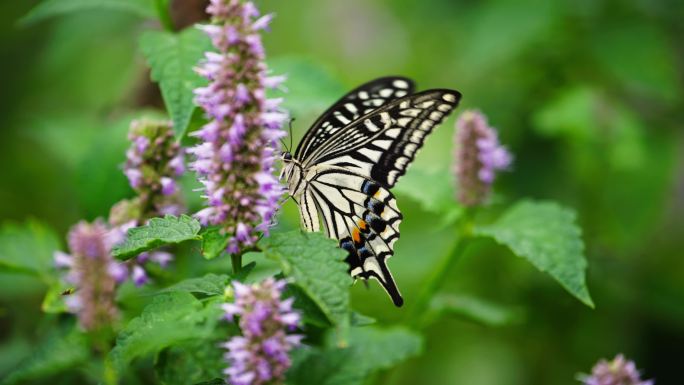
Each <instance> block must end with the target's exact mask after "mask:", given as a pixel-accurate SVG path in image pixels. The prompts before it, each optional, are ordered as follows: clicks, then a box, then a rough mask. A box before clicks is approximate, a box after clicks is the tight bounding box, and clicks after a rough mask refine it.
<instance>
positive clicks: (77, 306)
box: [54, 220, 125, 330]
mask: <svg viewBox="0 0 684 385" xmlns="http://www.w3.org/2000/svg"><path fill="white" fill-rule="evenodd" d="M68 240H69V251H70V253H71V254H67V253H64V252H61V251H57V252H55V255H54V258H55V264H56V265H57V267H60V268H68V269H69V271H68V273H67V275H66V281H67V282H68V283H70V284H72V285H74V286H75V287H76V291H75V293H73V294H72V295H69V296H67V297H66V299H65V302H66V304H67V306H68V308H69V310H70V311H72V312H74V313H76V314H77V315H78V318H79V321H80V323H81V326H83V328H84V329H86V330H96V329H99V328H101V327H104V326H107V325H111V323H112V322H113V321H114V320H115V319H116V317H117V314H118V312H117V309H116V305H115V303H114V297H115V289H116V283H117V281H118V280H120V279H121V277H122V274H123V275H124V276H125V269H124V270H122V265H121V264H119V263H117V262H116V261H114V259H113V258H112V256H111V253H110V250H111V246H112V244H111V242H110V240H109V229H108V228H107V226H106V224H105V223H104V222H102V221H100V220H97V221H95V222H94V223H87V222H84V221H82V222H79V223H77V224H76V225H75V226H73V227H72V228H71V230H70V231H69V235H68Z"/></svg>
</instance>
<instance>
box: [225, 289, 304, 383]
mask: <svg viewBox="0 0 684 385" xmlns="http://www.w3.org/2000/svg"><path fill="white" fill-rule="evenodd" d="M285 285H286V282H285V281H282V280H280V281H276V280H275V279H273V278H267V279H266V280H264V281H263V282H261V283H259V284H254V285H251V286H246V285H243V284H241V283H239V282H233V288H234V290H235V303H228V304H224V306H223V309H224V311H225V312H226V318H227V319H229V320H232V319H233V318H234V317H236V316H239V317H240V320H239V326H240V329H241V330H242V336H235V337H233V338H231V339H230V341H228V342H226V343H225V344H224V347H225V348H226V349H228V353H226V358H227V359H228V362H229V363H230V367H229V368H228V369H226V370H225V373H226V374H227V375H228V380H229V381H228V382H229V383H230V384H235V385H237V384H240V385H265V384H282V383H283V382H284V379H285V372H286V371H287V369H288V368H289V367H290V365H291V361H290V357H289V352H290V351H291V350H292V349H293V348H294V347H296V346H299V345H300V344H301V340H302V338H303V336H301V335H298V334H289V335H288V334H287V331H288V330H293V329H296V328H297V327H298V326H299V322H300V316H299V313H297V312H295V311H293V310H292V299H286V300H281V295H282V291H283V289H284V288H285Z"/></svg>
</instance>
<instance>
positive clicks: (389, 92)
mask: <svg viewBox="0 0 684 385" xmlns="http://www.w3.org/2000/svg"><path fill="white" fill-rule="evenodd" d="M378 93H379V94H380V96H382V97H383V98H389V97H390V96H392V94H393V93H394V90H393V89H391V88H383V89H381V90H380V92H378Z"/></svg>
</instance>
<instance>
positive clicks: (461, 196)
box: [454, 111, 513, 206]
mask: <svg viewBox="0 0 684 385" xmlns="http://www.w3.org/2000/svg"><path fill="white" fill-rule="evenodd" d="M454 141H455V145H456V153H455V157H454V158H455V164H454V171H455V173H456V179H457V181H458V200H459V201H460V202H461V203H462V204H463V205H464V206H476V205H479V204H482V203H483V202H484V200H485V199H486V198H487V196H488V195H489V192H490V190H491V185H492V183H493V182H494V179H495V177H496V172H497V171H500V170H505V169H507V168H508V167H509V166H510V165H511V163H512V161H513V157H512V156H511V154H510V153H509V152H508V150H506V148H505V147H503V146H501V145H500V144H499V138H498V136H497V133H496V130H495V129H494V128H493V127H490V126H489V125H488V124H487V118H486V117H485V116H484V115H483V114H482V113H480V112H478V111H466V112H464V113H462V114H461V116H460V117H459V119H458V121H457V122H456V135H455V139H454Z"/></svg>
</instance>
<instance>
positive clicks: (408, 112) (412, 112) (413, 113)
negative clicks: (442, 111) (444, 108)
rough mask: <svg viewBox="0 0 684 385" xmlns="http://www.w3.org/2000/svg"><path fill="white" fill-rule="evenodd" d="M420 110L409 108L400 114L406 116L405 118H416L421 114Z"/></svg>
mask: <svg viewBox="0 0 684 385" xmlns="http://www.w3.org/2000/svg"><path fill="white" fill-rule="evenodd" d="M420 111H421V110H420V109H418V108H409V109H406V110H402V111H400V112H399V114H401V115H404V116H413V117H416V116H418V114H420Z"/></svg>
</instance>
